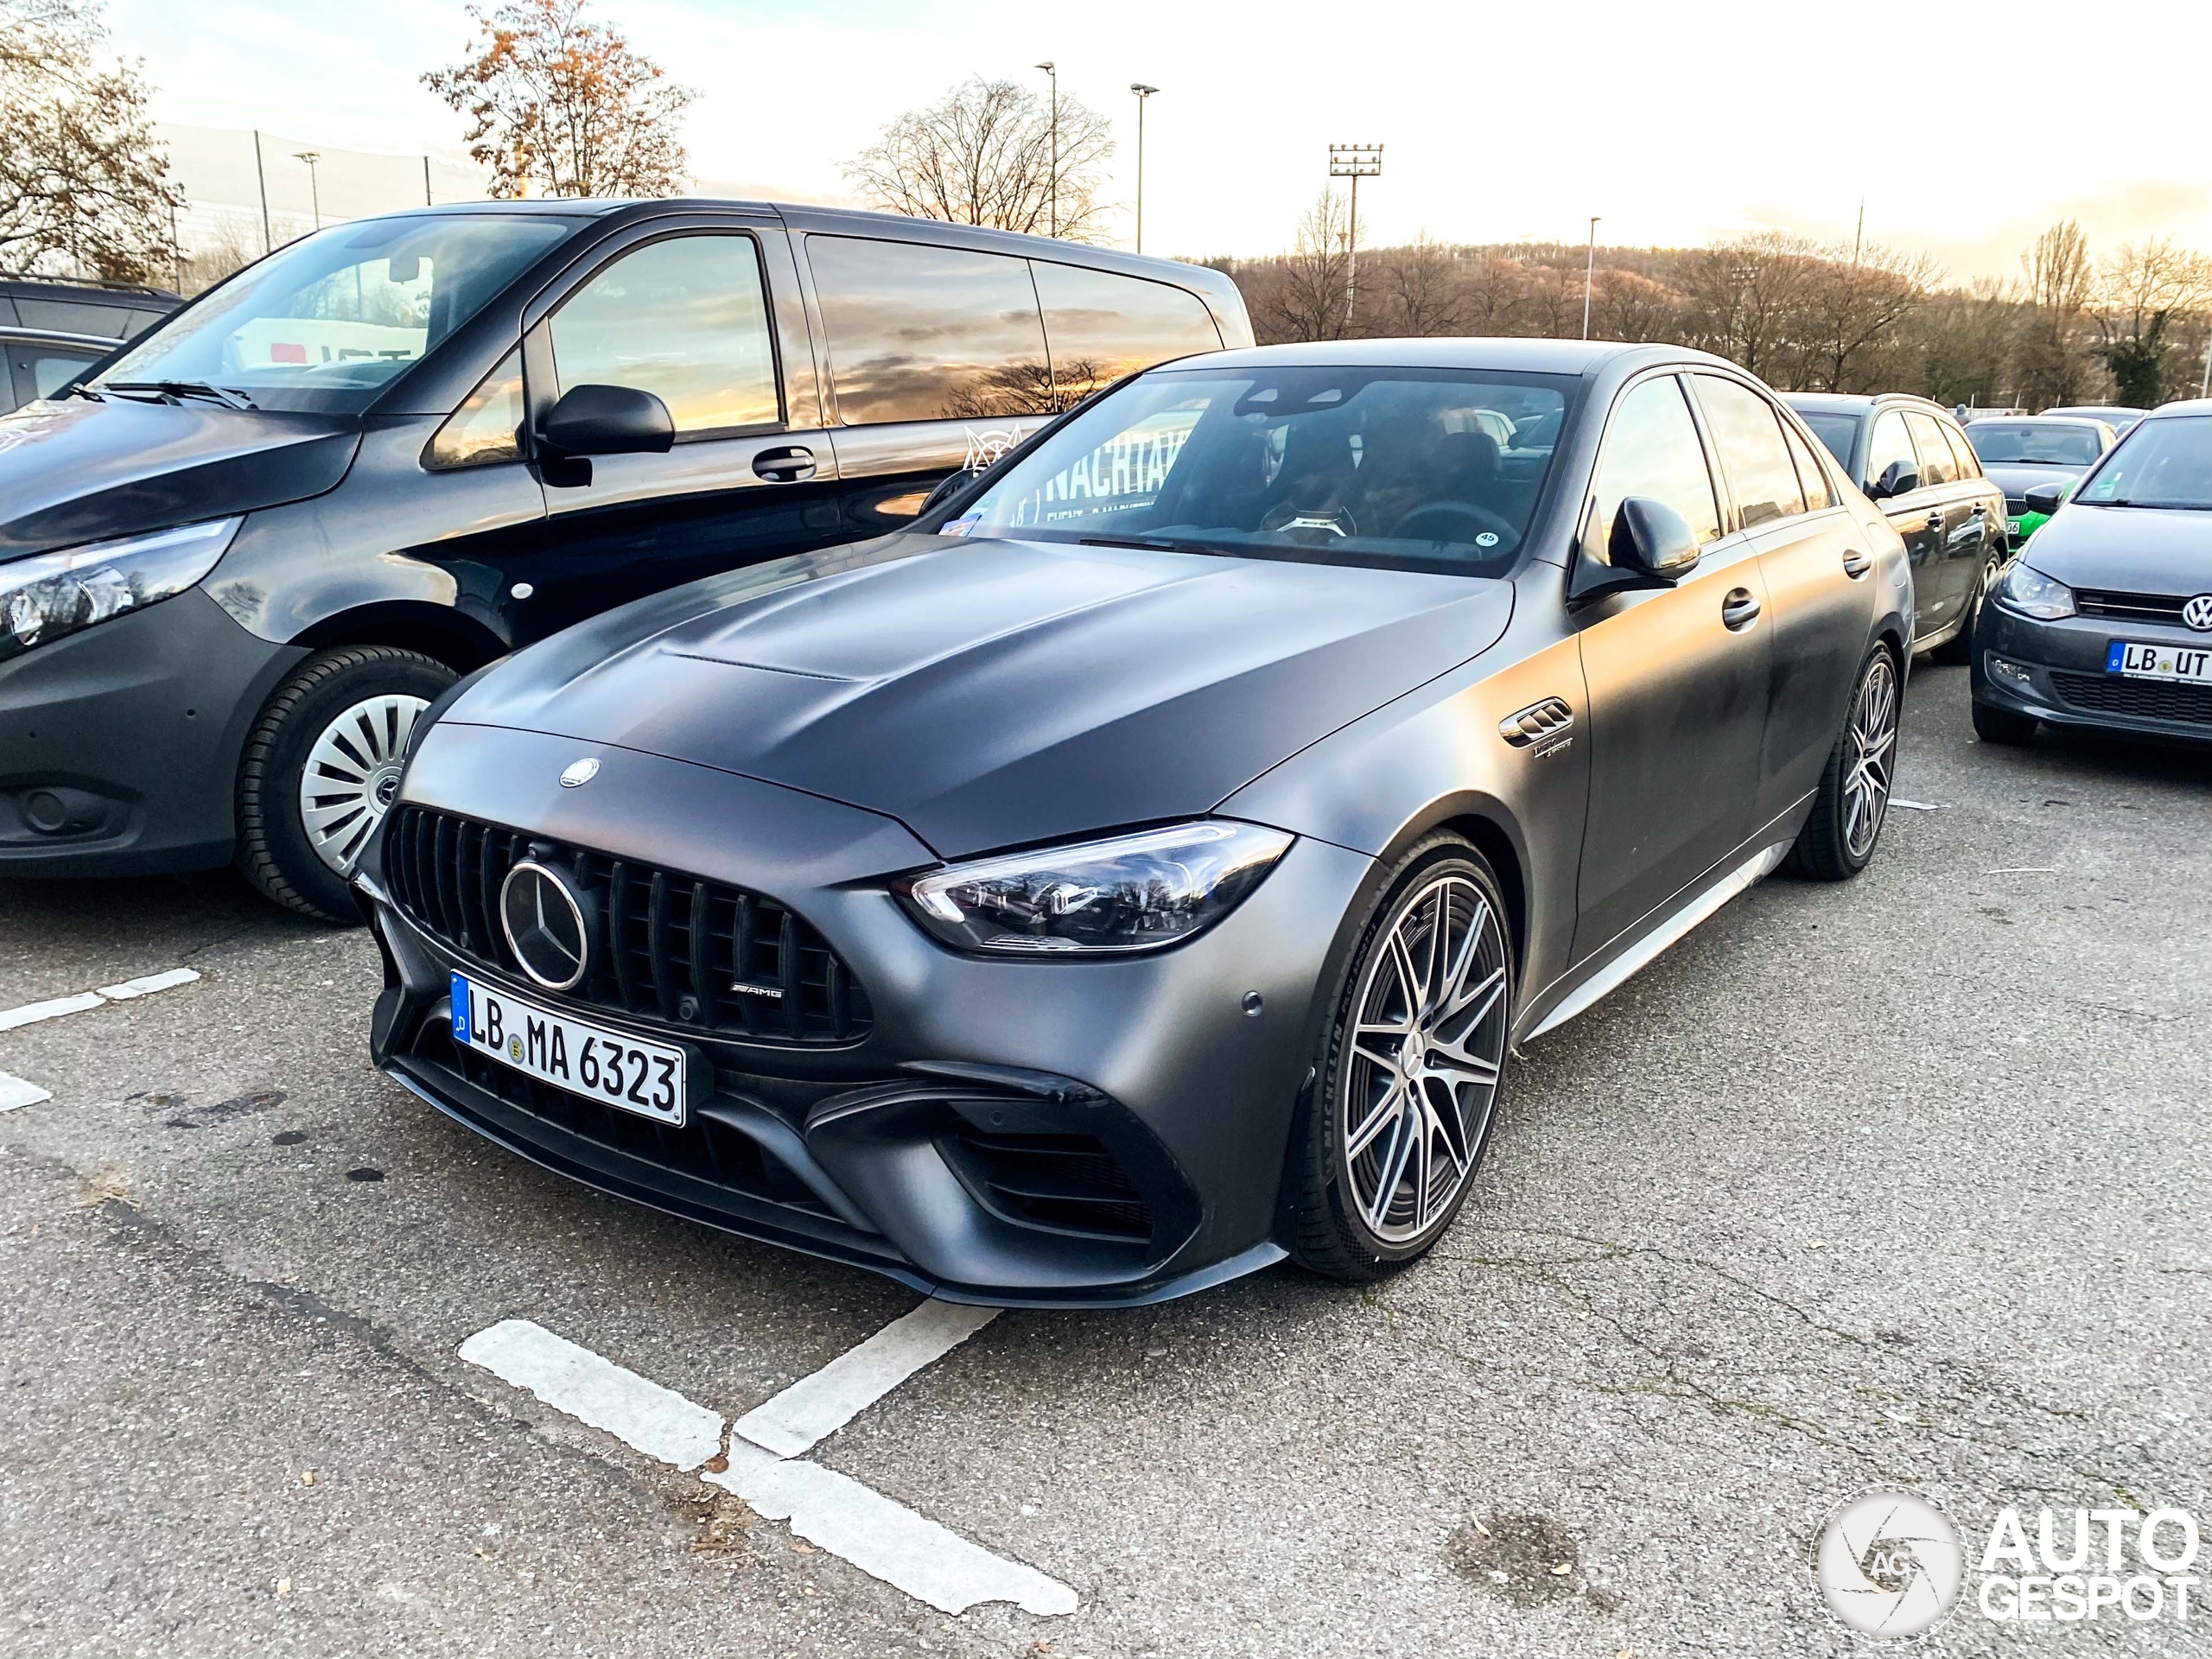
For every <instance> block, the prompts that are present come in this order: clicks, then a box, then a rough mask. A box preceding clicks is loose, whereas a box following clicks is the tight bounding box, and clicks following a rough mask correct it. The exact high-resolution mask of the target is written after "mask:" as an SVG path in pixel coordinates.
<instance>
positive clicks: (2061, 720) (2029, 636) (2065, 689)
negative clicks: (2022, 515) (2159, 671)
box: [1972, 603, 2212, 743]
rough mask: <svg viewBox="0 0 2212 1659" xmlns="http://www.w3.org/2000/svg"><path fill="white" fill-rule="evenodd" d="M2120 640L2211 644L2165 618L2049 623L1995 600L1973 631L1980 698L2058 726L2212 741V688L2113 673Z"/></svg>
mask: <svg viewBox="0 0 2212 1659" xmlns="http://www.w3.org/2000/svg"><path fill="white" fill-rule="evenodd" d="M2120 639H2126V640H2132V641H2137V642H2140V643H2145V644H2152V645H2158V644H2167V643H2171V644H2173V645H2187V646H2192V647H2196V648H2202V647H2204V646H2206V645H2212V636H2207V635H2205V634H2202V633H2196V632H2191V631H2190V630H2189V629H2187V628H2177V627H2173V626H2169V625H2166V624H2163V623H2157V622H2130V621H2123V620H2119V619H2117V618H2113V617H2104V616H2069V617H2063V618H2060V619H2059V620H2056V621H2049V622H2046V621H2041V620H2037V619H2036V618H2034V617H2027V616H2022V615H2020V614H2019V613H2018V612H2016V611H2012V610H2008V609H2006V608H2005V606H2003V605H2002V604H1999V603H1992V604H1989V605H1986V606H1984V607H1982V613H1981V620H1980V626H1979V627H1978V628H1977V629H1976V631H1975V634H1974V666H1973V671H1972V673H1973V688H1974V701H1975V702H1979V703H1982V704H1985V705H1986V706H1988V707H1991V708H1995V709H2005V710H2006V711H2007V712H2008V713H2012V714H2016V715H2032V716H2033V717H2034V718H2036V719H2037V720H2040V721H2045V722H2047V723H2048V724H2050V725H2052V726H2063V727H2070V728H2078V729H2082V730H2094V731H2106V732H2129V733H2133V734H2138V735H2139V736H2144V737H2158V738H2174V739H2179V740H2181V741H2184V742H2193V743H2205V742H2212V686H2202V685H2183V684H2176V683H2167V682H2164V681H2158V680H2133V679H2126V678H2123V677H2120V676H2119V675H2116V674H2108V673H2107V672H2106V671H2105V662H2106V658H2107V653H2108V652H2110V650H2111V648H2112V645H2113V641H2115V640H2120ZM1991 658H1998V659H1999V660H2000V661H2002V662H2005V663H2008V664H2012V665H2013V666H2014V667H2015V668H2017V669H2018V670H2021V671H2024V673H2025V675H2026V683H2021V681H2020V680H2019V679H2018V678H2017V677H2014V676H2013V675H2011V674H2000V673H1998V672H1996V671H1993V668H1992V666H1991Z"/></svg>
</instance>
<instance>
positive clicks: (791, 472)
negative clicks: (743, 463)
mask: <svg viewBox="0 0 2212 1659" xmlns="http://www.w3.org/2000/svg"><path fill="white" fill-rule="evenodd" d="M753 475H754V476H755V477H757V478H765V479H766V480H768V481H769V482H770V483H771V484H798V483H800V482H802V481H804V480H807V479H810V478H812V477H813V476H814V451H813V450H811V449H806V448H801V447H800V446H799V445H798V444H795V443H794V444H791V445H788V446H787V447H785V448H781V449H763V450H762V451H761V452H760V454H757V455H755V456H753Z"/></svg>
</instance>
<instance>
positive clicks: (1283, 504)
mask: <svg viewBox="0 0 2212 1659" xmlns="http://www.w3.org/2000/svg"><path fill="white" fill-rule="evenodd" d="M1574 385H1575V383H1574V382H1573V380H1572V379H1570V378H1567V377H1564V376H1556V375H1540V374H1520V373H1512V372H1503V371H1487V370H1442V369H1435V370H1432V369H1385V368H1297V367H1283V368H1272V367H1271V368H1264V369H1252V370H1241V371H1223V370H1211V371H1209V370H1205V369H1187V370H1161V371H1159V372H1154V373H1152V374H1147V375H1146V376H1144V377H1142V378H1140V379H1138V380H1136V381H1135V382H1134V383H1132V384H1131V385H1128V386H1125V387H1123V388H1122V390H1121V391H1117V392H1115V393H1113V394H1112V395H1110V396H1109V397H1104V398H1103V399H1101V400H1100V402H1099V403H1098V404H1096V405H1095V406H1093V407H1092V408H1090V409H1089V410H1085V411H1084V413H1082V414H1080V415H1078V416H1076V417H1075V418H1074V419H1073V420H1071V421H1070V422H1069V423H1068V424H1067V425H1065V427H1062V428H1061V429H1059V430H1058V431H1057V432H1055V433H1054V434H1053V435H1052V436H1051V437H1049V438H1047V439H1046V441H1045V442H1044V443H1043V444H1042V445H1041V446H1039V448H1037V449H1035V450H1034V451H1033V452H1032V453H1030V454H1027V455H1024V456H1022V457H1020V459H1019V460H1017V461H1012V462H1009V463H1007V464H1006V465H1005V467H1004V469H1003V470H1002V471H997V470H995V471H994V472H993V473H992V474H990V478H991V483H990V487H989V488H988V490H987V491H986V492H985V493H984V494H983V495H982V497H981V498H980V499H976V500H975V501H973V502H972V503H970V504H969V506H968V508H967V509H966V510H965V511H964V512H962V513H961V514H960V516H959V517H957V518H951V519H949V520H947V521H946V522H945V523H944V524H943V525H942V526H941V527H940V530H939V533H940V534H944V535H974V536H997V537H1022V538H1025V539H1032V540H1039V541H1058V542H1107V543H1116V542H1119V543H1138V544H1141V545H1145V546H1167V547H1174V548H1178V549H1180V550H1192V551H1201V552H1209V553H1224V554H1231V555H1236V556H1246V557H1255V558H1290V559H1311V560H1320V561H1326V562H1328V563H1349V564H1379V565H1388V566H1390V567H1393V568H1404V569H1445V570H1451V571H1454V572H1461V573H1465V574H1470V575H1496V574H1498V573H1500V572H1502V571H1503V569H1505V568H1506V567H1507V566H1508V565H1509V564H1510V563H1511V562H1512V559H1513V556H1514V554H1515V553H1516V550H1518V549H1519V547H1520V545H1521V543H1522V538H1523V537H1525V536H1526V535H1527V533H1528V530H1529V519H1530V518H1531V516H1532V515H1533V514H1534V512H1535V505H1536V500H1537V497H1538V496H1539V494H1540V493H1541V491H1542V489H1543V484H1544V480H1545V477H1546V476H1547V475H1548V473H1549V472H1550V470H1551V461H1552V451H1553V448H1554V445H1555V444H1556V443H1557V442H1558V440H1559V433H1560V426H1561V424H1562V423H1563V421H1564V418H1565V416H1566V414H1567V404H1568V399H1569V397H1571V395H1572V393H1573V388H1574Z"/></svg>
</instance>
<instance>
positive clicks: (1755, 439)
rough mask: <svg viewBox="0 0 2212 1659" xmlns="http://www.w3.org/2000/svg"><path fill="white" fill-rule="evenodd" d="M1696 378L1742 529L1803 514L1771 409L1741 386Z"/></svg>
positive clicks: (1793, 471)
mask: <svg viewBox="0 0 2212 1659" xmlns="http://www.w3.org/2000/svg"><path fill="white" fill-rule="evenodd" d="M1694 378H1695V379H1696V381H1697V395H1698V401H1699V402H1700V403H1701V404H1704V405H1705V415H1706V420H1707V423H1709V424H1710V425H1711V426H1712V428H1713V442H1714V443H1715V444H1716V445H1717V446H1719V450H1720V459H1721V462H1722V464H1723V465H1724V466H1725V467H1726V468H1727V472H1728V482H1729V483H1730V484H1731V485H1732V486H1734V489H1735V492H1736V510H1737V511H1738V512H1739V513H1741V514H1742V515H1743V518H1744V528H1745V529H1746V530H1749V529H1751V528H1752V527H1753V526H1754V525H1757V524H1768V523H1770V522H1771V521H1772V520H1774V519H1777V518H1789V517H1791V516H1792V515H1794V514H1796V513H1800V512H1804V511H1805V496H1804V493H1803V491H1802V490H1800V489H1799V488H1798V486H1797V468H1796V467H1795V466H1793V465H1792V464H1791V463H1790V460H1789V445H1788V444H1786V443H1784V442H1783V440H1782V417H1781V416H1778V415H1777V414H1776V413H1775V412H1774V407H1773V405H1772V404H1769V403H1768V402H1767V400H1766V399H1765V398H1764V397H1760V396H1759V395H1758V393H1757V392H1756V391H1752V390H1751V388H1750V387H1749V386H1746V385H1743V384H1742V383H1741V382H1739V381H1735V380H1724V379H1722V378H1720V377H1719V375H1717V374H1700V375H1698V376H1696V377H1694Z"/></svg>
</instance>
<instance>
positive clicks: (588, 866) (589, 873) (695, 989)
mask: <svg viewBox="0 0 2212 1659" xmlns="http://www.w3.org/2000/svg"><path fill="white" fill-rule="evenodd" d="M531 855H535V856H536V857H537V859H538V860H539V861H540V862H547V861H550V862H551V863H554V864H556V865H558V866H559V867H560V868H563V869H564V870H565V871H566V872H567V873H568V874H569V875H570V876H572V877H573V878H574V879H575V883H576V885H577V886H578V887H580V888H582V890H583V891H584V892H585V893H587V894H588V895H589V896H590V898H591V899H592V900H593V901H594V906H595V907H596V909H597V911H598V920H597V924H596V927H595V930H594V933H595V937H594V938H593V941H592V953H591V964H590V969H589V971H588V974H587V975H586V976H585V979H584V981H583V982H582V984H580V985H578V986H577V987H576V988H575V989H574V990H572V991H569V992H566V993H563V995H561V996H559V997H558V998H556V999H555V1000H556V1001H581V1002H588V1003H593V1004H595V1005H597V1006H598V1007H603V1008H606V1009H607V1010H609V1011H610V1012H613V1013H620V1014H627V1015H629V1016H631V1017H632V1018H634V1019H641V1020H648V1021H651V1022H653V1023H656V1024H660V1025H665V1026H670V1027H674V1028H676V1029H677V1030H679V1031H690V1032H696V1033H700V1034H702V1035H708V1036H716V1037H730V1038H737V1039H743V1040H747V1041H753V1042H768V1043H804V1044H829V1043H849V1042H855V1041H857V1040H858V1039H861V1038H862V1037H864V1036H866V1035H867V1034H868V1028H869V1027H870V1025H871V1024H872V1023H873V1020H874V1016H873V1014H872V1013H871V1011H870V1009H869V1007H868V995H867V993H866V992H865V991H863V990H862V989H861V986H860V982H858V981H857V980H855V978H854V977H853V976H852V972H851V970H850V969H848V968H847V967H846V966H845V965H844V963H842V962H840V961H839V960H838V959H837V957H836V953H835V952H834V951H832V950H830V949H829V942H828V941H827V940H825V939H823V937H822V936H821V935H820V934H819V933H817V932H816V931H814V930H813V929H812V928H811V927H810V926H808V925H807V924H806V923H805V922H804V921H803V920H801V919H800V918H798V916H796V915H794V914H793V913H792V912H791V911H790V910H788V909H786V908H785V906H782V905H780V904H779V903H777V902H776V901H775V900H774V899H768V898H764V897H762V896H761V895H760V894H759V893H747V892H746V891H745V890H744V889H743V888H741V887H724V886H722V885H721V884H720V883H718V882H712V881H705V880H700V879H699V878H698V877H696V876H690V875H682V874H677V873H676V872H674V871H671V870H664V869H661V868H657V867H655V866H653V865H650V864H641V863H639V862H637V861H632V860H625V859H619V858H610V857H608V856H607V855H606V854H604V853H595V852H592V851H590V850H588V849H583V848H578V847H570V846H567V845H564V844H563V843H560V842H550V841H548V840H547V839H546V838H545V837H543V836H531V835H525V834H524V833H523V832H521V831H519V830H515V829H501V828H500V827H499V826H498V825H497V824H489V823H477V822H476V821H475V820H474V819H470V818H462V817H454V815H452V814H450V813H445V812H437V811H433V810H430V809H429V808H428V807H421V806H401V807H399V808H398V809H397V810H395V811H394V812H393V813H392V815H391V823H390V824H389V825H388V826H387V827H386V829H385V851H384V868H385V884H386V886H387V887H389V888H390V889H391V897H392V899H393V901H394V902H395V903H396V904H397V905H398V906H399V908H400V909H401V910H402V911H403V912H405V914H406V916H407V918H408V919H409V920H410V921H412V922H413V923H415V924H416V925H417V926H418V927H421V928H423V930H425V931H428V932H429V933H431V934H433V935H435V937H436V938H440V939H442V940H443V941H444V942H445V943H446V944H448V945H451V946H452V947H453V948H454V950H459V951H460V952H461V953H462V954H463V955H465V956H468V957H474V958H475V959H476V960H477V961H479V962H481V963H486V965H487V966H490V967H493V968H497V969H500V970H501V971H503V972H505V973H508V974H513V975H518V976H519V975H520V973H521V968H520V965H519V964H518V963H516V961H515V959H514V953H513V952H512V951H511V950H508V948H507V943H506V940H505V938H503V937H502V936H501V933H500V930H499V884H500V883H501V882H502V881H504V880H505V879H506V874H507V872H508V871H509V870H510V869H512V868H514V866H515V864H516V863H517V862H518V861H520V860H521V859H523V858H524V857H525V856H531Z"/></svg>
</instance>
